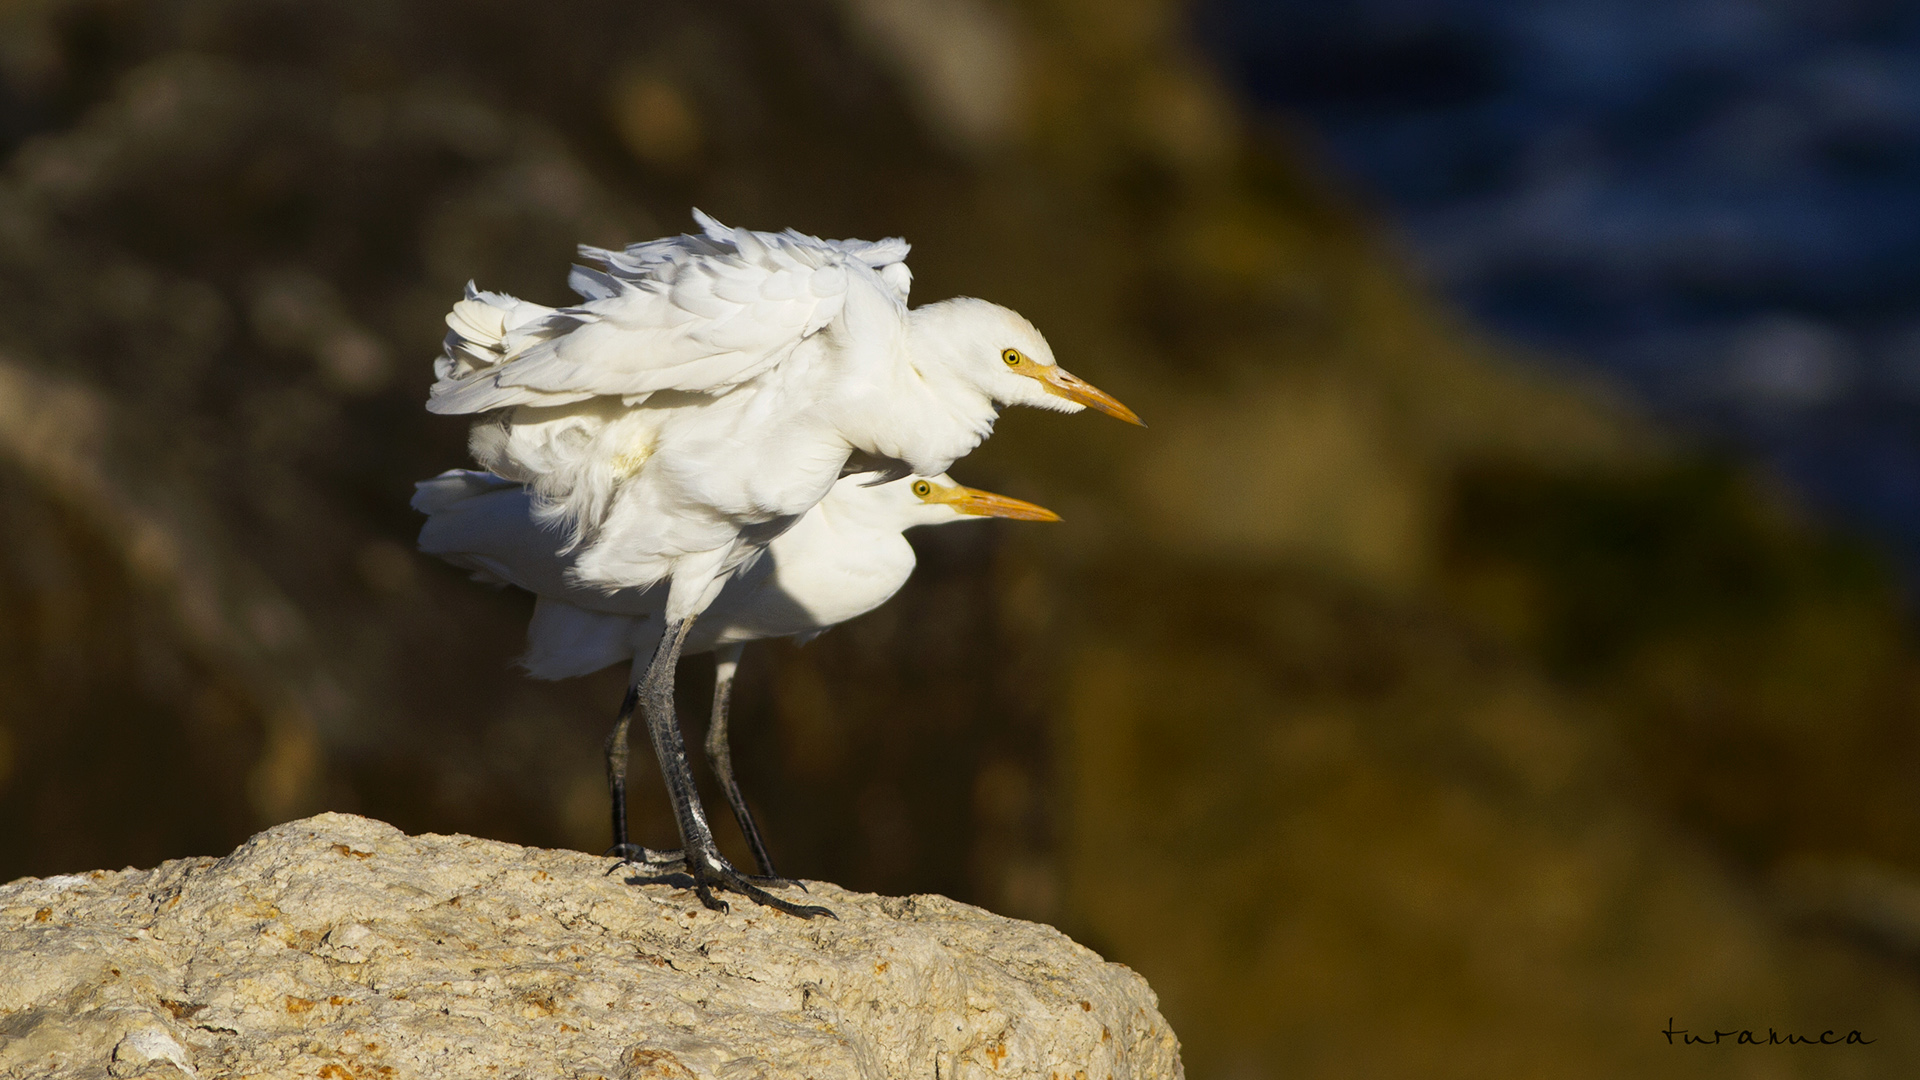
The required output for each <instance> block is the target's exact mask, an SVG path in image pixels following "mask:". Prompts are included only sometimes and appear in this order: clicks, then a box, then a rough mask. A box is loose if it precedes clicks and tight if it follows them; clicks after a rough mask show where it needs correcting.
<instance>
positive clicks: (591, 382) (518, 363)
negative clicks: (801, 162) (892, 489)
mask: <svg viewBox="0 0 1920 1080" xmlns="http://www.w3.org/2000/svg"><path fill="white" fill-rule="evenodd" d="M700 221H701V224H702V225H703V226H704V227H705V233H704V235H702V236H680V237H673V238H669V239H665V240H655V241H651V242H649V243H644V244H635V245H633V246H631V247H629V248H627V249H626V251H625V252H619V253H616V252H609V251H602V250H599V249H594V248H583V249H582V254H583V255H585V256H587V257H588V258H592V259H595V260H597V261H600V262H601V263H602V264H603V265H604V266H605V267H606V269H605V271H604V272H603V271H596V270H588V269H584V268H576V269H575V271H574V274H573V278H572V284H573V285H574V287H575V289H576V291H578V292H580V293H581V295H582V296H583V297H584V300H583V302H582V303H580V304H578V305H576V306H574V307H569V308H561V309H547V308H542V307H540V306H539V305H535V304H528V303H526V302H524V301H520V300H515V299H513V298H512V297H507V296H503V295H501V294H498V293H487V292H482V291H480V290H478V289H473V288H471V287H470V288H469V290H468V294H467V298H466V299H464V300H462V301H461V302H460V303H459V304H458V305H456V307H455V309H454V311H453V313H452V314H451V315H449V317H448V325H449V327H450V329H451V333H450V334H449V335H448V339H447V350H446V356H445V357H443V359H442V360H441V361H440V363H439V365H438V367H437V372H438V374H439V376H440V378H439V381H438V382H436V383H435V385H434V388H433V391H432V397H431V399H430V401H429V404H428V408H430V409H432V410H434V411H436V412H443V413H471V412H482V411H492V410H499V411H497V412H494V413H493V415H492V416H490V417H488V418H487V419H484V420H482V421H481V422H479V423H478V424H476V425H475V429H474V432H473V437H472V449H473V452H474V455H475V457H476V458H477V459H478V461H479V463H480V465H481V466H482V467H484V468H486V469H487V470H488V471H490V472H493V473H495V474H497V475H499V476H502V477H505V478H508V479H511V480H515V481H519V482H522V483H526V484H527V485H528V486H529V487H530V489H531V490H532V491H533V493H534V494H535V496H536V497H537V499H538V501H539V503H540V508H541V513H542V514H543V515H545V516H547V517H549V518H550V519H552V520H555V521H558V522H562V523H564V524H565V526H566V527H567V528H568V529H569V530H570V535H571V537H572V539H573V541H574V542H575V543H577V544H578V545H579V546H580V547H581V549H582V552H581V556H580V558H579V560H578V562H577V564H576V567H577V572H578V574H579V576H580V579H581V580H582V581H583V582H590V583H593V584H597V585H601V586H605V587H607V588H623V587H631V586H645V585H651V584H652V583H654V582H656V581H660V580H663V579H671V580H672V582H673V589H672V591H673V593H674V594H675V595H674V596H673V598H672V599H671V600H670V603H669V613H668V614H669V619H670V620H671V621H677V620H679V619H683V618H686V617H688V616H691V615H693V614H695V613H697V612H699V611H701V610H703V609H704V607H705V604H706V602H707V601H708V600H710V599H711V597H712V595H713V592H714V590H715V588H716V587H717V582H718V581H720V580H723V579H724V577H725V575H726V574H727V573H729V572H730V571H731V570H732V569H733V568H735V567H737V566H738V565H740V564H741V563H742V562H744V561H745V560H747V559H748V558H751V557H752V555H753V554H754V552H756V551H757V550H758V549H759V548H761V547H763V546H765V544H766V542H767V541H768V540H770V539H771V538H772V537H773V536H776V535H778V534H779V533H780V532H781V531H782V530H784V529H785V528H786V527H788V526H789V525H790V524H791V523H792V522H793V521H794V520H795V519H796V518H797V517H798V516H799V515H800V514H802V513H804V512H805V511H806V510H807V508H809V507H811V506H812V505H813V504H814V503H816V502H818V501H819V500H820V499H821V498H823V497H824V496H825V495H826V492H827V489H828V488H830V487H831V486H832V485H833V483H834V481H835V480H837V479H838V478H839V476H840V474H841V471H842V469H843V468H844V467H845V466H846V464H847V461H848V458H849V457H850V456H851V455H853V454H854V453H855V452H856V451H859V452H861V453H862V454H863V455H866V457H867V458H877V459H880V460H882V461H885V462H899V463H900V466H901V468H900V471H902V472H906V471H911V472H912V473H916V474H919V475H922V476H937V475H939V474H940V473H942V472H945V471H946V470H947V468H948V467H949V466H951V465H952V463H953V462H954V461H955V460H956V459H958V458H959V457H961V456H963V455H964V454H966V453H967V452H968V451H970V450H972V449H973V448H974V447H975V446H977V445H979V443H980V441H981V440H982V439H984V438H986V437H987V435H988V434H989V433H991V431H992V429H993V422H994V419H995V418H996V416H997V415H998V413H999V409H1000V407H1001V406H1003V405H1009V404H1024V405H1034V406H1038V407H1041V408H1050V409H1057V410H1060V411H1068V412H1071V411H1078V410H1079V409H1080V408H1082V407H1084V406H1086V405H1088V404H1092V405H1095V406H1096V407H1099V408H1102V409H1104V410H1106V411H1108V412H1113V413H1115V414H1116V415H1120V416H1122V417H1123V418H1126V419H1132V414H1131V413H1130V412H1128V411H1127V410H1126V409H1125V407H1124V406H1121V405H1119V403H1118V402H1116V401H1113V399H1112V398H1110V397H1108V396H1107V395H1105V394H1102V393H1100V392H1099V391H1097V390H1095V389H1093V388H1092V387H1090V386H1087V385H1086V384H1085V383H1083V382H1081V381H1080V380H1078V379H1075V378H1073V377H1072V376H1071V375H1068V374H1066V373H1065V372H1063V371H1060V370H1059V366H1058V364H1056V363H1055V362H1054V359H1053V354H1052V350H1051V349H1050V348H1049V347H1048V346H1047V343H1046V339H1045V338H1043V337H1042V336H1041V335H1040V333H1039V331H1037V330H1035V329H1034V328H1033V326H1032V324H1030V323H1028V322H1027V321H1026V320H1025V319H1022V318H1021V317H1020V316H1019V315H1017V314H1015V313H1014V312H1012V311H1008V310H1007V309H1005V308H1002V307H999V306H997V305H994V304H989V303H986V302H985V301H980V300H972V299H965V298H962V299H957V300H949V301H944V302H942V303H938V304H928V305H924V306H922V307H919V308H915V309H911V310H910V309H908V308H907V306H906V296H907V283H908V281H909V280H910V275H909V273H908V272H907V269H906V266H905V264H904V263H903V262H902V261H901V260H902V259H904V258H905V256H906V253H907V245H906V243H905V242H904V241H900V240H885V241H880V242H878V243H871V244H870V243H866V242H863V241H826V240H820V239H817V238H815V237H811V236H806V235H804V234H801V233H797V232H793V231H791V230H789V231H788V232H785V233H777V234H776V233H757V232H752V231H750V230H746V229H729V228H727V227H725V226H722V225H720V224H719V223H718V222H715V221H713V220H712V219H711V218H708V217H706V216H704V215H700ZM1136 422H1137V421H1136Z"/></svg>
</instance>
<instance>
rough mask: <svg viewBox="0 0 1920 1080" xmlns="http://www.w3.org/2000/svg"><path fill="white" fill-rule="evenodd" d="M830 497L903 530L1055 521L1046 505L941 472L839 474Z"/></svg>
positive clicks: (875, 521) (878, 523)
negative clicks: (991, 521) (870, 481)
mask: <svg viewBox="0 0 1920 1080" xmlns="http://www.w3.org/2000/svg"><path fill="white" fill-rule="evenodd" d="M829 499H830V500H831V501H832V502H833V503H834V504H836V506H835V509H836V510H838V511H840V512H847V511H851V512H853V513H855V514H858V515H860V516H861V517H862V518H863V519H865V520H867V521H868V522H870V523H871V524H873V525H875V526H878V527H881V528H884V529H887V530H888V531H893V530H904V529H911V528H914V527H916V526H920V525H945V524H947V523H948V522H954V521H967V520H970V519H974V518H983V517H999V518H1012V519H1013V520H1015V521H1059V520H1060V515H1058V514H1056V513H1054V512H1053V511H1051V510H1049V509H1047V508H1046V507H1044V506H1036V505H1034V504H1033V503H1030V502H1024V501H1022V500H1020V499H1014V498H1009V497H1008V496H1005V495H995V494H994V493H993V492H991V491H980V490H978V489H976V488H970V487H961V486H960V485H959V484H956V483H954V481H953V477H951V476H948V475H947V474H945V473H941V474H940V475H939V476H909V477H907V478H906V479H904V480H894V481H891V482H889V483H885V484H876V485H874V486H873V487H867V486H866V485H865V484H864V483H862V482H861V478H860V477H859V476H857V475H856V476H848V477H843V478H842V479H841V480H840V483H839V484H838V485H837V486H836V487H835V488H834V491H833V493H832V495H830V496H829Z"/></svg>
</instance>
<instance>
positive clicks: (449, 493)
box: [412, 469, 520, 514]
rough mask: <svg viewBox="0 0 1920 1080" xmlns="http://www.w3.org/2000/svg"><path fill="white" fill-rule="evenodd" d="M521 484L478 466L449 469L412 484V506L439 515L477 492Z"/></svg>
mask: <svg viewBox="0 0 1920 1080" xmlns="http://www.w3.org/2000/svg"><path fill="white" fill-rule="evenodd" d="M519 486H520V485H518V484H516V483H514V482H513V481H511V480H506V479H502V478H501V477H498V476H495V475H493V474H492V473H490V472H481V471H479V470H478V469H448V470H447V471H446V472H443V473H441V474H440V475H439V476H436V477H433V478H432V479H429V480H421V481H419V482H418V483H416V484H414V485H413V502H412V506H413V508H414V509H415V510H418V511H420V512H421V513H423V514H437V513H439V512H440V511H442V510H446V509H448V508H449V507H451V506H453V505H454V504H455V503H459V502H464V501H466V500H467V499H471V498H473V497H474V496H476V495H485V494H487V493H488V492H492V491H499V490H501V489H503V488H510V487H519Z"/></svg>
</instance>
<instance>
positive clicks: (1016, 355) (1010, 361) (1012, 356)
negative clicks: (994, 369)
mask: <svg viewBox="0 0 1920 1080" xmlns="http://www.w3.org/2000/svg"><path fill="white" fill-rule="evenodd" d="M1000 359H1002V360H1005V361H1006V362H1007V366H1008V367H1019V366H1020V364H1021V363H1022V362H1023V361H1025V360H1026V357H1024V356H1021V355H1020V350H1019V349H1003V350H1001V352H1000Z"/></svg>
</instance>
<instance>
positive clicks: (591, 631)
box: [520, 596, 659, 679]
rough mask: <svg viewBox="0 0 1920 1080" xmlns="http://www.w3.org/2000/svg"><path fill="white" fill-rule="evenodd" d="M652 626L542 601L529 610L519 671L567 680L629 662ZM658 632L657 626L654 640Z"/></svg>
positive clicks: (641, 620)
mask: <svg viewBox="0 0 1920 1080" xmlns="http://www.w3.org/2000/svg"><path fill="white" fill-rule="evenodd" d="M652 621H654V620H651V619H649V618H647V617H645V616H639V617H636V616H632V615H610V614H607V613H605V612H600V611H588V610H586V609H585V608H578V607H574V606H573V605H572V604H568V603H565V602H564V601H560V600H550V599H548V598H546V597H544V596H543V597H541V598H540V599H539V600H538V601H537V602H536V603H535V604H534V606H533V622H532V624H531V625H529V626H528V627H527V652H526V655H524V656H522V657H521V658H520V666H521V667H522V668H524V669H526V672H527V674H529V675H531V676H533V677H534V678H536V679H571V678H574V677H576V676H580V675H591V674H593V673H594V672H596V671H599V670H601V669H602V668H607V667H612V666H613V665H614V664H624V663H627V662H629V661H631V660H632V659H633V656H634V651H635V648H636V642H635V638H636V636H637V635H639V634H642V633H644V632H645V631H646V630H647V628H648V625H647V624H648V623H650V622H652ZM658 633H659V632H658V628H657V627H655V628H654V636H656V637H657V636H658Z"/></svg>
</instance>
